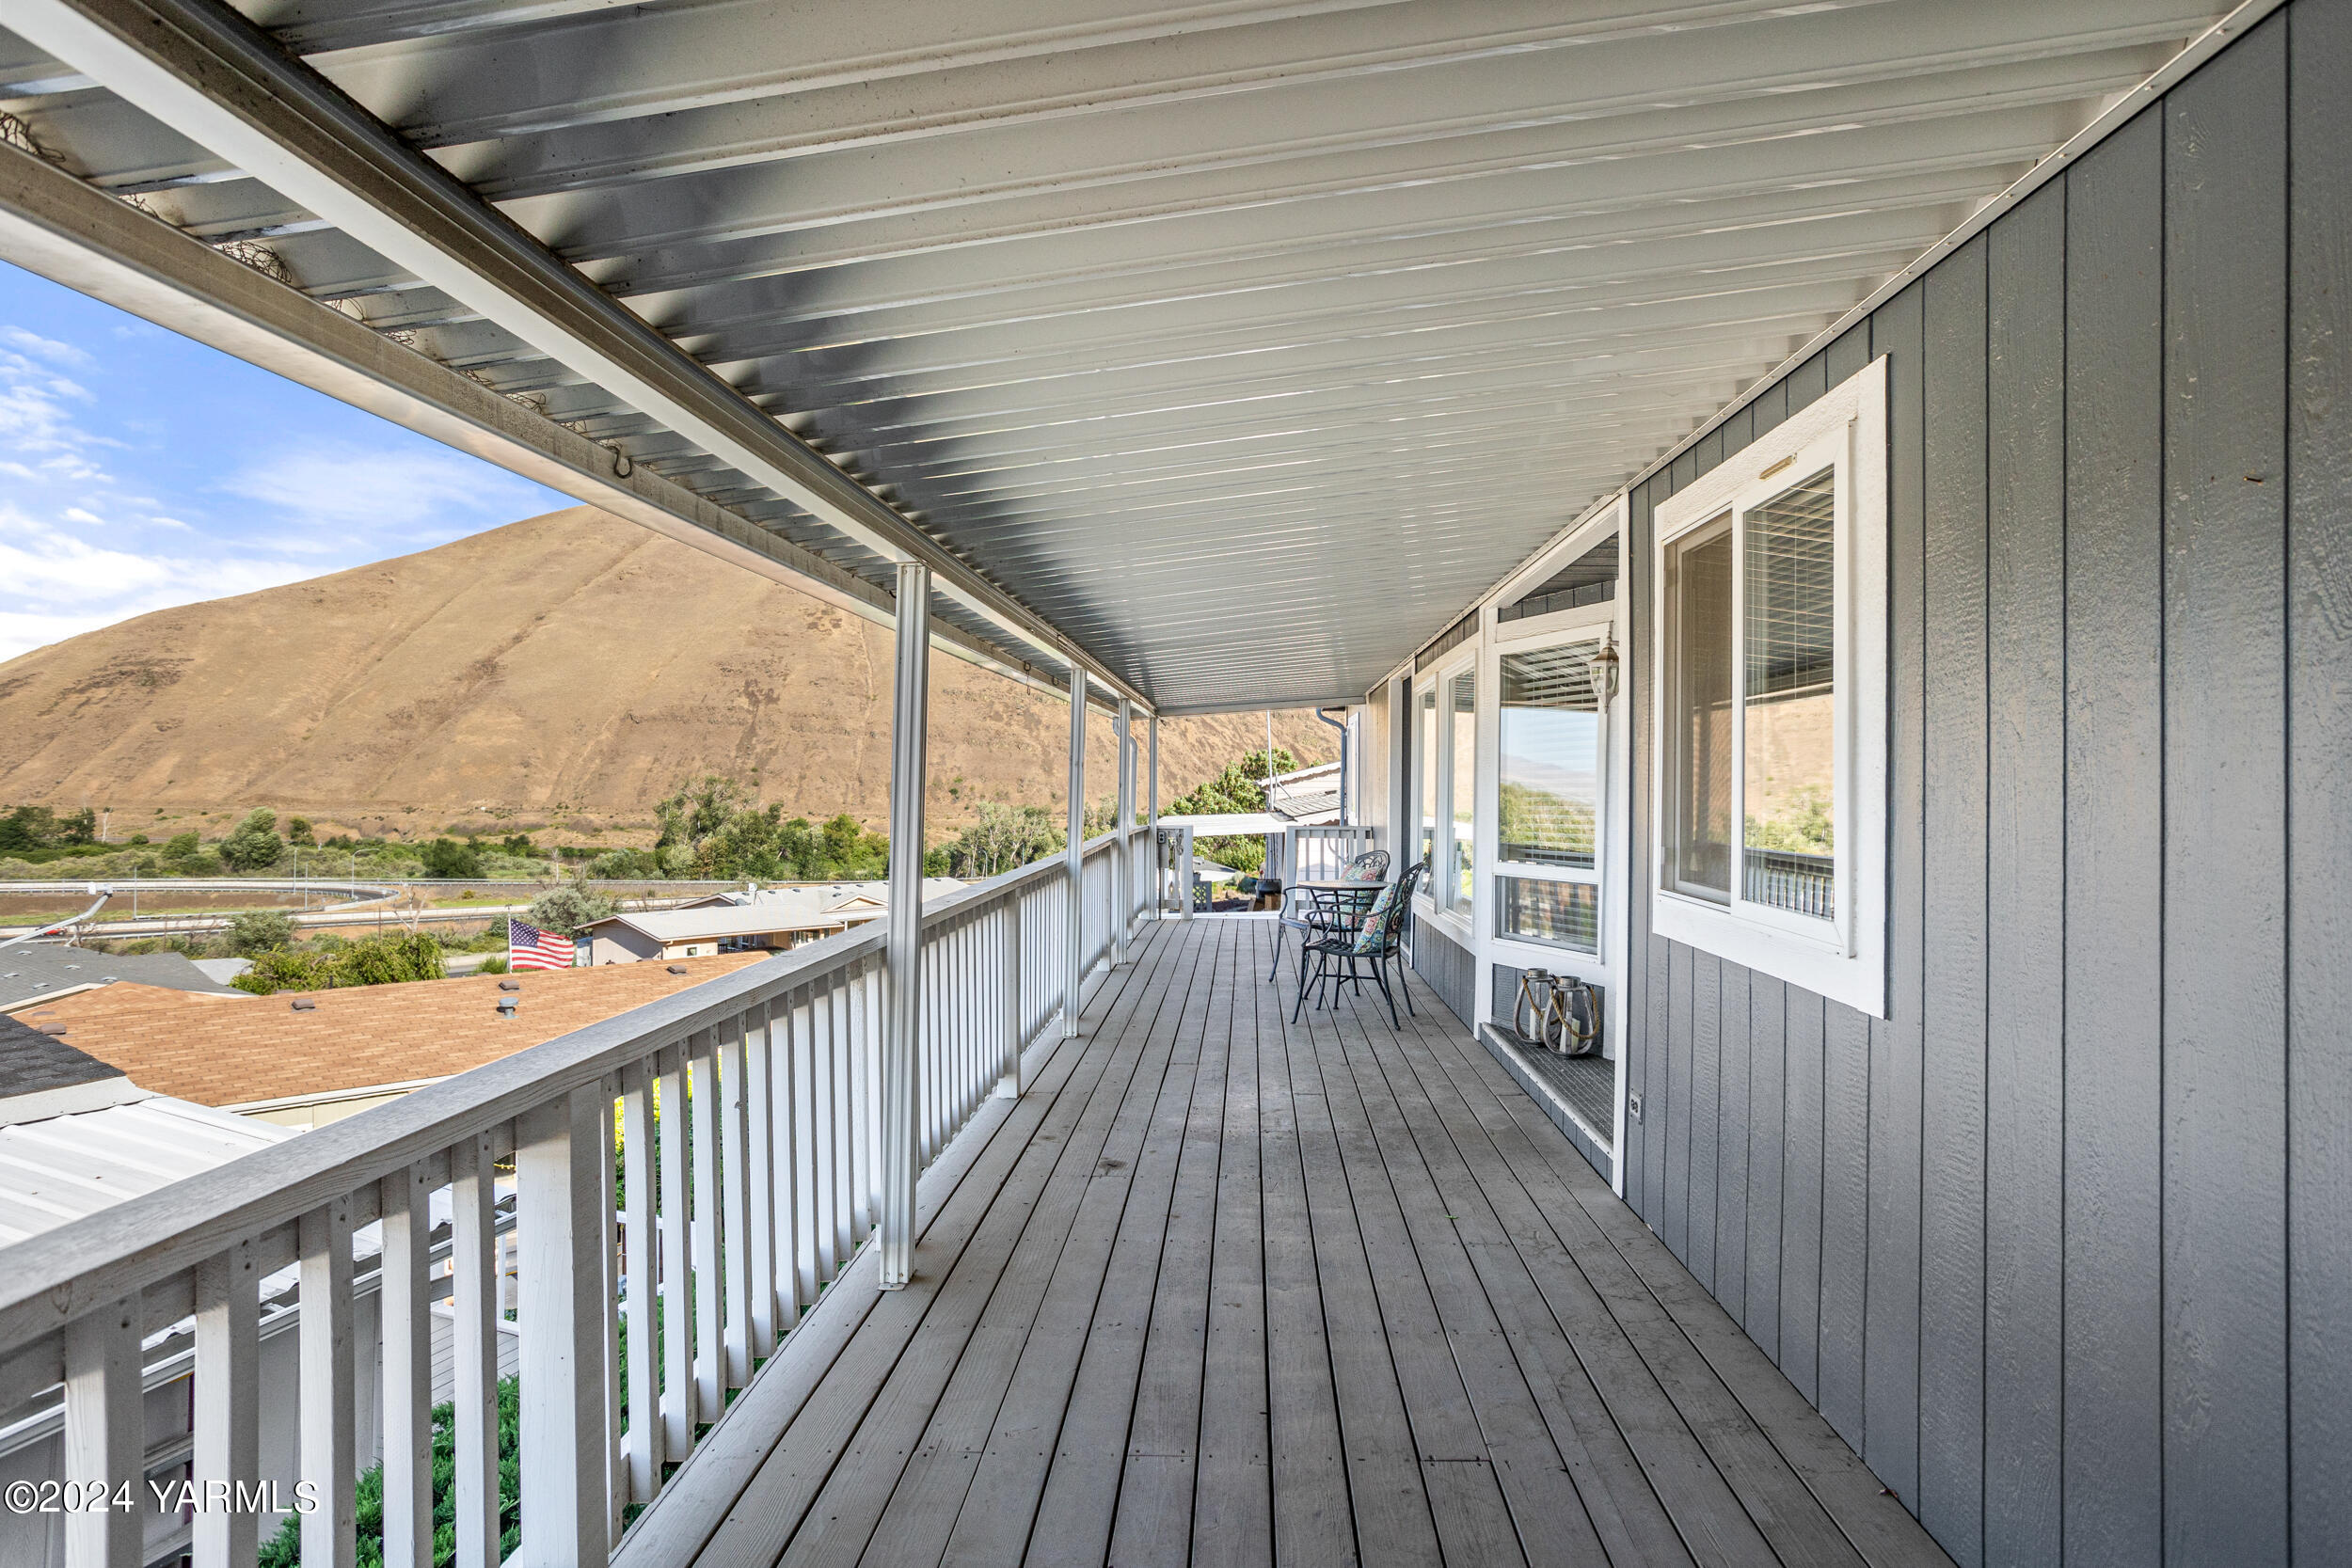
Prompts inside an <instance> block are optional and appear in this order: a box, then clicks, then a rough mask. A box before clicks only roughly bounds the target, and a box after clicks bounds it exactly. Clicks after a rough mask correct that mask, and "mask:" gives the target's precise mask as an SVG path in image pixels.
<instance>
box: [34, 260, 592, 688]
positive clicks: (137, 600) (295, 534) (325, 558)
mask: <svg viewBox="0 0 2352 1568" xmlns="http://www.w3.org/2000/svg"><path fill="white" fill-rule="evenodd" d="M571 504H573V503H572V501H571V499H570V498H568V497H565V496H562V495H559V494H557V493H556V492H555V491H552V490H549V489H547V488H546V487H544V486H542V485H538V484H534V483H531V482H530V481H528V480H524V479H519V478H517V477H516V476H515V475H513V474H510V473H508V472H507V471H506V470H505V469H503V468H497V467H491V466H490V465H488V464H486V463H484V462H482V461H480V460H479V459H477V458H472V457H469V456H466V455H465V454H464V453H462V452H457V451H451V450H450V449H449V448H447V447H444V446H442V445H440V444H439V443H437V442H435V441H430V440H427V439H426V438H425V437H424V436H419V435H416V434H414V433H413V432H410V431H407V430H404V429H402V428H401V427H400V426H398V425H393V424H387V423H386V422H385V421H383V420H379V419H377V418H376V417H375V416H373V414H365V413H361V412H360V411H359V410H358V409H356V408H352V407H348V406H346V405H345V404H341V403H338V402H336V401H335V400H334V399H332V398H329V397H326V396H325V395H323V394H321V393H318V392H314V391H312V390H310V388H307V387H300V386H296V385H295V384H294V383H293V382H291V381H285V380H281V379H279V378H278V376H275V375H272V374H271V373H269V372H267V371H262V370H256V369H255V368H253V367H252V366H250V365H247V364H246V363H245V361H243V360H241V359H235V358H231V357H230V356H228V355H225V354H222V353H219V352H218V351H216V350H214V349H210V348H206V347H205V346H204V345H202V344H201V343H196V342H192V341H189V340H187V339H185V338H183V337H180V336H179V335H178V334H176V333H171V332H167V331H165V330H164V329H163V328H161V327H158V326H154V325H150V324H149V323H147V322H144V321H142V320H140V319H139V318H137V317H135V316H131V315H126V314H124V313H123V312H122V311H119V310H118V309H114V308H113V307H112V306H108V305H102V304H100V303H99V302H97V301H96V300H93V299H89V298H87V297H85V296H84V295H81V294H78V293H74V292H73V291H72V290H71V289H66V288H61V287H59V286H58V285H56V284H55V283H52V282H50V281H49V280H47V279H46V278H42V277H35V276H34V275H33V274H31V273H27V272H24V271H21V270H19V269H18V268H15V267H12V266H9V265H8V264H7V263H5V262H0V661H5V660H7V659H10V658H14V657H16V656H17V655H19V654H22V653H24V652H26V651H28V650H30V649H32V648H36V647H39V646H40V645H41V644H43V643H48V642H57V641H64V640H65V639H66V638H69V637H72V636H75V635H78V634H79V633H82V632H86V631H89V630H91V629H93V628H95V627H98V626H108V625H111V624H113V623H114V622H117V621H121V620H125V619H128V618H129V617H131V616H134V615H144V614H146V613H148V612H149V611H151V610H163V609H166V608H167V607H169V606H172V605H178V604H187V603H190V602H192V601H195V600H199V599H214V598H220V597H223V596H225V595H228V594H246V593H250V592H252V591H253V590H255V589H259V588H268V587H273V586H275V585H277V584H278V583H284V582H294V581H297V580H299V579H301V578H312V577H318V576H321V575H323V574H325V573H327V572H339V571H342V570H343V569H344V568H346V567H350V566H359V565H364V564H366V563H367V562H372V561H381V560H383V559H385V558H386V557H388V556H395V555H405V554H408V553H409V552H411V551H413V550H420V549H424V548H426V547H428V546H433V545H438V544H443V543H446V542H447V541H449V540H452V539H455V538H459V537H461V536H463V535H465V534H469V533H478V532H480V531H483V530H484V529H488V528H496V527H498V526H499V525H500V524H501V523H511V522H513V521H515V520H516V518H518V517H529V516H534V515H537V514H539V513H542V512H551V511H553V510H555V509H556V508H558V507H562V506H569V505H571Z"/></svg>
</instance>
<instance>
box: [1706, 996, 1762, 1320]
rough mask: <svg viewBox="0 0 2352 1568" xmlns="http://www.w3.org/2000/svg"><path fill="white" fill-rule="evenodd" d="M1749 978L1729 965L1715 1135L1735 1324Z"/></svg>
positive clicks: (1722, 1289)
mask: <svg viewBox="0 0 2352 1568" xmlns="http://www.w3.org/2000/svg"><path fill="white" fill-rule="evenodd" d="M1748 980H1749V974H1748V972H1747V971H1746V970H1744V969H1742V968H1740V966H1739V965H1738V964H1734V963H1727V964H1725V965H1724V976H1723V1003H1722V1007H1723V1040H1724V1066H1723V1097H1722V1098H1723V1113H1722V1115H1721V1116H1719V1117H1716V1132H1715V1140H1716V1141H1715V1148H1716V1152H1715V1169H1716V1172H1717V1176H1716V1195H1717V1196H1716V1200H1715V1285H1714V1295H1715V1299H1716V1300H1717V1301H1720V1302H1722V1303H1723V1304H1724V1310H1725V1311H1726V1312H1729V1313H1730V1314H1731V1316H1732V1318H1733V1320H1734V1321H1735V1322H1739V1323H1745V1322H1746V1321H1747V1295H1748V1141H1749V1132H1748V1123H1749V1114H1748V1093H1749V1091H1748V1074H1749V1059H1750V1056H1751V1054H1752V1053H1753V1052H1754V1050H1755V1037H1754V1033H1753V1031H1752V1030H1751V1029H1750V1027H1749V1023H1748Z"/></svg>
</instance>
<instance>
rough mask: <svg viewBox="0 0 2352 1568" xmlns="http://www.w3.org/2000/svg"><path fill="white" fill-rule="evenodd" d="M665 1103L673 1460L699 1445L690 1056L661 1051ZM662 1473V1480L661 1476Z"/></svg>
mask: <svg viewBox="0 0 2352 1568" xmlns="http://www.w3.org/2000/svg"><path fill="white" fill-rule="evenodd" d="M658 1072H659V1077H660V1101H661V1107H660V1108H661V1155H660V1164H661V1218H660V1232H661V1248H660V1252H661V1258H660V1271H661V1366H662V1369H663V1376H662V1380H661V1422H662V1427H663V1430H664V1433H665V1439H664V1440H665V1442H666V1445H667V1448H668V1457H669V1458H670V1459H671V1460H673V1461H676V1460H681V1459H684V1458H685V1457H686V1450H687V1449H691V1448H692V1447H693V1446H694V1424H695V1418H696V1417H697V1416H698V1415H699V1414H700V1411H699V1410H698V1409H697V1408H696V1404H695V1400H694V1311H695V1300H694V1295H695V1289H696V1283H697V1282H696V1280H695V1277H694V1263H693V1259H692V1258H691V1257H690V1256H689V1253H688V1228H689V1227H688V1226H687V1223H686V1222H687V1213H686V1209H687V1199H686V1129H687V1122H688V1120H689V1117H688V1116H687V1110H686V1052H685V1050H684V1049H683V1048H681V1047H679V1046H675V1045H673V1046H665V1047H664V1048H663V1049H662V1052H661V1054H660V1063H659V1068H658ZM658 1474H659V1473H658V1472H657V1477H658Z"/></svg>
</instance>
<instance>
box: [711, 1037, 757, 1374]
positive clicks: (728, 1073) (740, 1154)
mask: <svg viewBox="0 0 2352 1568" xmlns="http://www.w3.org/2000/svg"><path fill="white" fill-rule="evenodd" d="M714 1033H715V1034H716V1035H717V1037H718V1051H717V1053H716V1061H717V1064H718V1069H719V1083H718V1088H719V1105H718V1110H719V1188H718V1196H719V1203H718V1205H717V1211H718V1212H719V1214H720V1216H721V1224H720V1227H719V1229H720V1255H721V1258H722V1260H723V1266H724V1269H725V1274H724V1276H723V1277H724V1278H725V1280H726V1295H725V1298H724V1300H723V1307H724V1308H725V1319H726V1324H725V1335H726V1344H725V1350H726V1372H725V1376H726V1386H727V1387H729V1388H740V1387H742V1386H744V1385H745V1384H747V1383H749V1382H751V1380H752V1248H751V1229H752V1227H751V1207H750V1199H751V1180H750V1178H749V1175H748V1164H749V1160H750V1155H749V1154H748V1152H747V1146H748V1145H749V1143H750V1141H751V1122H750V1117H751V1108H750V1106H749V1104H748V1103H747V1098H748V1097H747V1096H746V1095H745V1094H744V1091H743V1077H744V1066H743V1021H742V1019H740V1018H736V1019H733V1020H731V1021H729V1022H726V1023H725V1024H723V1025H722V1026H721V1027H720V1028H719V1029H718V1030H716V1031H714Z"/></svg>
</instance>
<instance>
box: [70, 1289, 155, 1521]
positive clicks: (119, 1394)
mask: <svg viewBox="0 0 2352 1568" xmlns="http://www.w3.org/2000/svg"><path fill="white" fill-rule="evenodd" d="M146 1443H147V1410H146V1403H145V1398H144V1396H143V1395H142V1394H141V1393H140V1391H139V1298H138V1296H137V1294H136V1293H135V1292H134V1293H133V1294H131V1295H128V1296H125V1297H124V1298H122V1299H121V1300H120V1301H117V1302H113V1303H111V1304H109V1305H107V1306H105V1307H100V1308H99V1309H98V1310H96V1311H94V1312H88V1313H85V1314H84V1315H83V1316H82V1317H80V1318H78V1319H76V1320H74V1322H72V1323H70V1324H68V1325H67V1326H66V1331H65V1481H66V1484H67V1485H68V1486H70V1487H72V1488H73V1491H72V1493H71V1494H70V1495H69V1496H67V1497H65V1498H64V1499H63V1500H64V1501H65V1502H66V1503H67V1504H68V1505H69V1509H68V1512H67V1513H66V1516H65V1561H66V1568H139V1559H140V1556H141V1553H140V1550H139V1534H140V1528H141V1524H140V1521H141V1518H142V1516H143V1514H144V1513H145V1508H144V1504H145V1502H146V1492H147V1481H146V1477H145V1475H144V1474H143V1473H142V1471H143V1467H144V1462H145V1457H146ZM93 1488H95V1489H96V1490H98V1491H99V1492H101V1493H103V1498H93V1497H91V1495H90V1494H91V1491H92V1489H93ZM118 1498H120V1499H121V1500H123V1501H125V1502H127V1503H128V1504H129V1505H130V1506H128V1507H118V1506H116V1502H117V1499H118Z"/></svg>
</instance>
